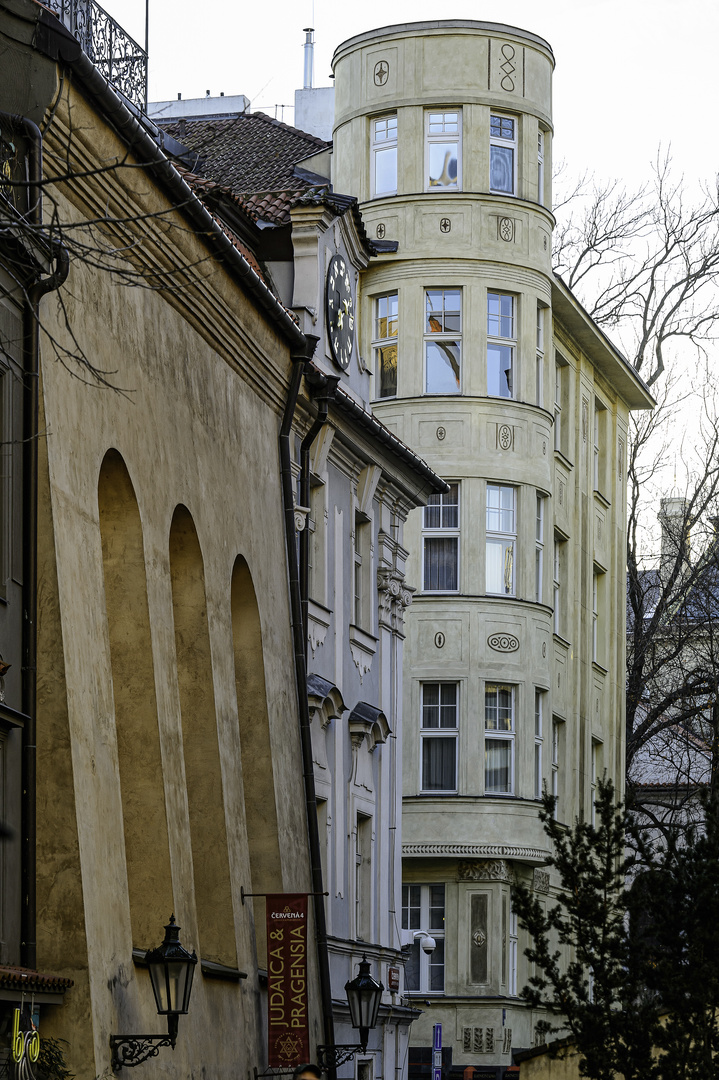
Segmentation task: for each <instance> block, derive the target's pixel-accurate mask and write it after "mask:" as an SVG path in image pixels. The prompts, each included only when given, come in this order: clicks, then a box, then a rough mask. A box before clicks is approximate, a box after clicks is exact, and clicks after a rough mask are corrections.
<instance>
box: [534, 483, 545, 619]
mask: <svg viewBox="0 0 719 1080" xmlns="http://www.w3.org/2000/svg"><path fill="white" fill-rule="evenodd" d="M546 501H547V500H546V496H545V495H540V493H539V492H537V514H536V518H535V532H534V547H535V553H534V598H535V600H536V602H537V603H538V604H541V603H542V597H543V593H544V507H545V505H546Z"/></svg>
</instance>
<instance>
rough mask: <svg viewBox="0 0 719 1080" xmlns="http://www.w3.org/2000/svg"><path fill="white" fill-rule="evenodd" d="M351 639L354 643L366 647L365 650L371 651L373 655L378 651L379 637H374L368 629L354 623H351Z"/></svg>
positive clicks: (361, 647) (362, 647)
mask: <svg viewBox="0 0 719 1080" xmlns="http://www.w3.org/2000/svg"><path fill="white" fill-rule="evenodd" d="M350 641H351V643H352V644H353V645H357V646H359V648H360V649H364V651H365V652H368V653H371V654H372V656H374V654H375V653H376V652H377V644H378V641H379V638H376V637H373V636H372V634H368V633H367V631H366V630H362V629H361V628H360V627H359V626H356V625H355V624H354V623H350Z"/></svg>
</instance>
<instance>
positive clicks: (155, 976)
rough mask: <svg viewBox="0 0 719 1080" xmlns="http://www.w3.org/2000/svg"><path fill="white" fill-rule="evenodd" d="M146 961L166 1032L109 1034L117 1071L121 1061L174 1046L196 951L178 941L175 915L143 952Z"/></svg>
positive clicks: (133, 1061) (134, 1061) (138, 1060)
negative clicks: (154, 943)
mask: <svg viewBox="0 0 719 1080" xmlns="http://www.w3.org/2000/svg"><path fill="white" fill-rule="evenodd" d="M145 962H146V964H147V966H148V968H149V971H150V981H151V983H152V992H153V994H154V995H155V1004H156V1006H157V1012H158V1014H159V1015H160V1016H166V1017H167V1035H111V1036H110V1046H111V1047H112V1067H113V1069H115V1070H116V1071H117V1069H119V1068H120V1067H121V1066H123V1065H126V1066H127V1067H128V1068H132V1067H133V1066H135V1065H141V1064H142V1062H143V1061H147V1059H148V1058H151V1057H157V1054H158V1052H159V1050H160V1047H162V1046H171V1047H172V1049H173V1050H174V1049H175V1043H176V1041H177V1018H178V1016H184V1015H185V1014H186V1013H187V1010H188V1008H189V1005H190V994H191V993H192V977H193V975H194V974H195V965H196V964H197V953H195V952H194V951H193V952H191V953H190V952H188V951H187V949H186V948H185V947H184V946H183V945H182V944H181V943H180V927H179V926H177V924H176V923H175V916H174V915H171V916H170V921H169V923H168V924H167V926H166V927H165V940H164V941H163V942H162V945H159V946H158V947H157V948H156V949H149V950H148V952H147V953H145Z"/></svg>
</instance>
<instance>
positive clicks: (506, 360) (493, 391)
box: [487, 341, 514, 398]
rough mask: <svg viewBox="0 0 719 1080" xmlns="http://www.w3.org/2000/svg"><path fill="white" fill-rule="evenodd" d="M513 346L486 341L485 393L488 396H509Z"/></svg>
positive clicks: (511, 381) (510, 394)
mask: <svg viewBox="0 0 719 1080" xmlns="http://www.w3.org/2000/svg"><path fill="white" fill-rule="evenodd" d="M513 359H514V347H513V346H512V345H498V344H496V342H492V341H490V342H488V343H487V394H488V395H489V397H503V398H511V396H512V383H513V380H512V364H513Z"/></svg>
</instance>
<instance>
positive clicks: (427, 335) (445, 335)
mask: <svg viewBox="0 0 719 1080" xmlns="http://www.w3.org/2000/svg"><path fill="white" fill-rule="evenodd" d="M438 293H441V295H442V308H441V311H439V310H437V309H436V308H431V307H430V306H429V305H430V296H431V295H436V294H438ZM448 295H452V296H455V295H456V296H457V307H456V308H454V307H450V308H448V307H447V304H446V297H447V296H448ZM455 310H456V311H458V312H459V330H447V329H446V317H447V312H448V311H449V312H454V311H455ZM430 315H431V316H432V317H434V318H435V319H437V318H438V317H439V319H438V321H439V322H440V324H441V328H440V329H439V330H432V329H429V325H430ZM443 342H446V343H447V348H449V346H450V345H455V346H456V347H457V352H458V357H457V358H456V359H457V363H458V365H459V378H458V379H457V387H456V389H455V388H454V387H452V388H451V389H449V390H446V389H443V390H429V389H428V352H429V347H430V346H433V347H439V348H440V350H441V348H442V344H443ZM422 348H423V352H424V383H423V385H424V393H425V394H428V395H430V396H432V397H434V396H441V395H443V394H461V393H462V290H461V289H460V288H457V287H447V288H445V287H443V286H440V287H439V288H427V289H425V290H424V343H423V347H422ZM449 366H450V368H451V366H452V361H451V359H450V361H449ZM455 377H456V376H455Z"/></svg>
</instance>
